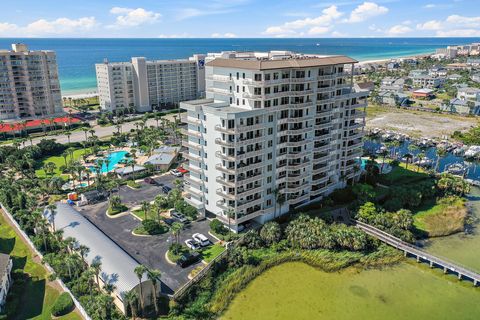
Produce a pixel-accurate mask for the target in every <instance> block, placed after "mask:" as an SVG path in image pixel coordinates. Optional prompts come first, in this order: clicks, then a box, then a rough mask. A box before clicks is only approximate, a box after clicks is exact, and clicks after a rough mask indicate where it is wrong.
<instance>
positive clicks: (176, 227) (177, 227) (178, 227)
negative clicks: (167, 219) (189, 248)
mask: <svg viewBox="0 0 480 320" xmlns="http://www.w3.org/2000/svg"><path fill="white" fill-rule="evenodd" d="M182 229H183V224H182V223H180V222H174V223H172V226H171V228H170V231H171V232H172V235H173V236H174V237H175V242H176V243H177V244H178V237H179V236H180V232H181V231H182Z"/></svg>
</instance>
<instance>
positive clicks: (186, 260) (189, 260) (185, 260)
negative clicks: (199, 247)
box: [177, 252, 200, 268]
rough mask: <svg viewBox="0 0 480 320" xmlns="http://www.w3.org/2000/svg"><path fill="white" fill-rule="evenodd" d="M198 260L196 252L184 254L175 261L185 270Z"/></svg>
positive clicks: (198, 256)
mask: <svg viewBox="0 0 480 320" xmlns="http://www.w3.org/2000/svg"><path fill="white" fill-rule="evenodd" d="M198 260H200V254H199V253H198V252H192V253H184V254H183V255H182V256H181V257H180V259H178V260H177V265H178V266H180V267H182V268H186V267H188V266H190V265H192V264H194V263H195V262H197V261H198Z"/></svg>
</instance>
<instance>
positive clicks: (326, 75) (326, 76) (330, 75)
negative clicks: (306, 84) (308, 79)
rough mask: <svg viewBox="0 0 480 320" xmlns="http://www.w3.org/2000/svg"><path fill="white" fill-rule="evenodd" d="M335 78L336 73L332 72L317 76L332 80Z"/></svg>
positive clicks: (319, 78)
mask: <svg viewBox="0 0 480 320" xmlns="http://www.w3.org/2000/svg"><path fill="white" fill-rule="evenodd" d="M333 78H335V74H334V73H331V74H323V75H319V76H317V80H332V79H333Z"/></svg>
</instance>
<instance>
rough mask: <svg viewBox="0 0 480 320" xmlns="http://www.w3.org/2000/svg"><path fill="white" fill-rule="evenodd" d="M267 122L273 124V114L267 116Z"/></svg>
mask: <svg viewBox="0 0 480 320" xmlns="http://www.w3.org/2000/svg"><path fill="white" fill-rule="evenodd" d="M268 122H273V114H271V115H269V116H268Z"/></svg>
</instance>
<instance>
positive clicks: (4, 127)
mask: <svg viewBox="0 0 480 320" xmlns="http://www.w3.org/2000/svg"><path fill="white" fill-rule="evenodd" d="M53 121H54V122H55V123H56V124H63V123H71V124H72V123H78V122H80V119H77V118H73V117H71V118H69V117H60V118H54V119H53ZM42 122H43V123H45V124H46V125H47V126H48V125H50V124H51V123H50V119H37V120H29V121H27V123H26V128H27V129H28V128H30V129H32V128H38V127H40V126H41V125H42ZM22 129H23V124H22V122H11V123H4V124H0V132H12V131H20V130H22Z"/></svg>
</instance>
